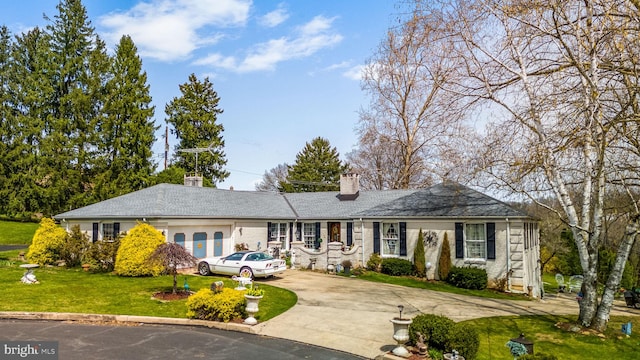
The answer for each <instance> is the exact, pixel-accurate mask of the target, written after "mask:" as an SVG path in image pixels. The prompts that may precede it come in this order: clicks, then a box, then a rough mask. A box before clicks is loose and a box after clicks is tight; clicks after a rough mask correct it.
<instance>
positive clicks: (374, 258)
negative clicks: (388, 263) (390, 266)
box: [367, 253, 382, 272]
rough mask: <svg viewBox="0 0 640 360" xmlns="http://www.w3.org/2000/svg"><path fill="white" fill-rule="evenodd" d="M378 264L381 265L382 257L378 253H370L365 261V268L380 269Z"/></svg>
mask: <svg viewBox="0 0 640 360" xmlns="http://www.w3.org/2000/svg"><path fill="white" fill-rule="evenodd" d="M380 265H382V258H381V257H380V254H375V253H374V254H371V256H370V257H369V260H368V261H367V270H371V271H378V272H379V271H380Z"/></svg>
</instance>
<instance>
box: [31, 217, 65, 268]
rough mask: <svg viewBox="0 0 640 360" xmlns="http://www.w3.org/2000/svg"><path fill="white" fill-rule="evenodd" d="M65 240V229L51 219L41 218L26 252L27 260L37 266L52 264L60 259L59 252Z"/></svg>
mask: <svg viewBox="0 0 640 360" xmlns="http://www.w3.org/2000/svg"><path fill="white" fill-rule="evenodd" d="M66 239H67V232H66V230H65V229H63V228H61V227H60V226H58V225H56V223H55V222H54V221H53V219H49V218H43V219H42V220H41V221H40V226H39V227H38V229H37V230H36V233H35V234H34V235H33V239H32V240H31V245H30V246H29V251H27V259H28V260H29V261H30V262H32V263H35V264H38V265H47V264H53V263H55V262H56V261H57V260H59V259H60V251H61V250H62V247H63V246H64V243H65V241H66Z"/></svg>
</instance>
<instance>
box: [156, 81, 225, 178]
mask: <svg viewBox="0 0 640 360" xmlns="http://www.w3.org/2000/svg"><path fill="white" fill-rule="evenodd" d="M180 92H181V93H182V96H180V97H174V98H173V100H171V102H169V104H167V105H166V107H165V113H166V114H167V116H168V117H167V119H166V121H167V123H168V124H170V125H171V126H172V127H173V129H171V133H172V134H174V135H175V136H176V137H177V138H178V144H177V145H176V147H175V150H176V153H175V154H174V159H175V160H174V165H177V166H178V167H181V168H183V169H187V171H189V172H191V169H193V172H197V173H198V175H201V176H203V177H204V178H205V179H211V181H212V182H213V184H214V185H215V184H216V183H218V182H220V181H222V180H224V179H226V178H227V177H228V176H229V172H228V171H226V170H224V169H223V167H224V165H226V163H227V159H226V156H225V153H224V151H223V149H224V140H223V138H222V132H223V131H224V127H223V126H222V124H220V123H218V122H217V120H218V115H219V114H222V112H223V110H222V109H220V108H219V107H218V105H219V104H218V103H219V102H220V98H219V97H218V93H217V92H216V91H214V90H213V84H212V83H211V82H210V81H209V78H205V79H204V81H203V82H201V81H199V80H198V78H196V76H195V75H194V74H191V75H190V76H189V81H188V82H187V83H184V84H182V85H180ZM194 148H202V149H204V148H207V149H208V151H204V152H199V153H198V154H197V160H198V161H197V164H196V153H193V152H185V151H181V150H186V149H194Z"/></svg>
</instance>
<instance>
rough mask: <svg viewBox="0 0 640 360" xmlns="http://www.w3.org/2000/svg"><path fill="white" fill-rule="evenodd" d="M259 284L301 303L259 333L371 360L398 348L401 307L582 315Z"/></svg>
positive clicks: (405, 294)
mask: <svg viewBox="0 0 640 360" xmlns="http://www.w3.org/2000/svg"><path fill="white" fill-rule="evenodd" d="M258 281H259V282H263V281H264V282H265V283H268V284H269V285H273V286H278V287H282V288H285V289H289V290H291V291H293V292H295V293H296V294H297V295H298V303H297V304H296V305H295V306H294V307H293V308H291V309H290V310H289V311H287V312H285V313H284V314H281V315H279V316H277V317H275V318H273V319H271V320H269V321H267V322H265V323H260V324H258V325H256V326H254V329H253V330H254V331H255V333H258V334H261V335H267V336H273V337H278V338H284V339H290V340H296V341H299V342H303V343H308V344H313V345H318V346H323V347H329V348H332V349H337V350H342V351H346V352H349V353H353V354H357V355H360V356H364V357H366V358H369V359H373V358H375V357H377V356H379V355H381V354H383V353H384V352H386V351H388V350H390V349H392V348H393V345H394V343H395V342H394V340H393V338H392V333H393V326H392V324H391V322H390V321H389V320H390V319H391V318H393V317H395V316H398V308H397V306H398V305H403V306H404V312H403V314H402V316H403V317H405V316H406V317H407V318H411V317H414V316H416V315H418V314H421V313H431V314H437V315H445V316H447V317H449V318H451V319H453V320H455V321H462V320H469V319H475V318H481V317H490V316H508V315H542V314H552V315H576V316H577V314H578V305H577V303H576V301H575V297H574V296H573V294H567V295H562V296H556V295H555V294H553V295H551V296H547V298H546V299H545V300H542V301H514V300H495V299H485V298H476V297H470V296H464V295H456V294H450V293H444V292H437V291H430V290H424V289H415V288H407V287H402V286H397V285H390V284H380V283H373V282H369V281H364V280H357V279H353V278H345V277H341V276H335V275H327V274H322V273H316V272H311V271H298V270H287V271H286V272H285V273H283V274H282V275H280V276H278V277H277V278H273V279H267V280H258ZM624 314H627V315H628V314H629V312H627V311H625V310H624V308H621V307H619V306H618V307H616V308H615V309H614V311H612V315H624ZM635 315H637V314H635Z"/></svg>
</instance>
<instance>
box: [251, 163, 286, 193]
mask: <svg viewBox="0 0 640 360" xmlns="http://www.w3.org/2000/svg"><path fill="white" fill-rule="evenodd" d="M287 174H289V165H287V164H286V163H284V164H279V165H278V166H276V167H274V168H273V169H271V170H269V171H265V173H264V175H263V176H262V181H261V182H260V183H258V184H256V191H267V192H269V191H270V192H275V193H277V192H279V191H280V188H281V186H282V185H281V184H282V183H283V182H285V181H287Z"/></svg>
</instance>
